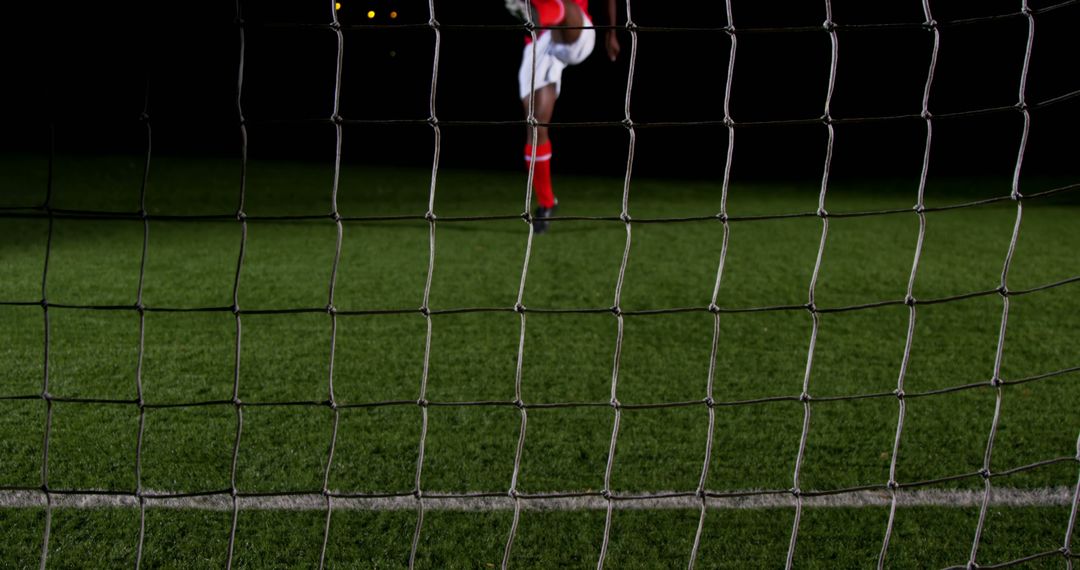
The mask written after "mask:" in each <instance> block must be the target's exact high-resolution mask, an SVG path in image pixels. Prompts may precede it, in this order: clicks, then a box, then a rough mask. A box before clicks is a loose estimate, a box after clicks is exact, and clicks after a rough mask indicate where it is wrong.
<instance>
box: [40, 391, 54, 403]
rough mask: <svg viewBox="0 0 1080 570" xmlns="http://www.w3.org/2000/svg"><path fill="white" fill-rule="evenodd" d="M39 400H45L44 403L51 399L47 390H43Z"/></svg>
mask: <svg viewBox="0 0 1080 570" xmlns="http://www.w3.org/2000/svg"><path fill="white" fill-rule="evenodd" d="M41 399H42V400H45V401H49V400H51V399H52V394H50V393H49V391H48V390H43V391H42V392H41Z"/></svg>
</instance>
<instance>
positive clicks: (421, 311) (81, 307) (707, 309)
mask: <svg viewBox="0 0 1080 570" xmlns="http://www.w3.org/2000/svg"><path fill="white" fill-rule="evenodd" d="M1074 283H1080V275H1077V276H1073V277H1068V278H1066V279H1061V280H1059V281H1054V282H1051V283H1044V284H1041V285H1036V286H1034V287H1031V288H1028V289H1017V290H1005V289H1002V288H1001V287H996V288H994V289H985V290H981V291H972V292H969V293H959V294H956V295H949V296H946V297H932V298H929V299H920V298H916V297H908V298H906V299H886V300H882V301H871V302H868V303H859V304H855V305H842V306H836V307H828V306H826V307H818V306H816V305H810V304H798V305H765V306H755V307H722V306H718V305H712V304H711V305H708V306H697V307H671V308H664V309H641V310H626V309H622V308H621V307H571V308H551V307H547V308H545V307H527V306H525V305H521V304H518V305H515V306H510V307H506V306H504V307H454V308H448V309H430V308H426V307H419V308H411V309H410V308H400V309H368V310H343V309H339V308H337V307H333V306H331V307H291V308H282V309H241V308H239V307H236V306H218V307H168V306H165V307H155V306H149V305H145V304H135V305H92V304H75V303H51V302H48V301H41V300H39V301H0V307H5V306H6V307H44V308H49V309H62V310H73V311H132V312H136V313H232V314H234V315H289V314H301V313H306V314H319V313H328V314H331V315H333V316H345V317H364V316H387V315H408V314H417V315H421V316H425V317H427V316H439V315H444V316H445V315H462V314H476V313H520V314H526V313H535V314H549V315H558V314H579V315H580V314H593V315H601V314H614V315H616V316H627V317H647V316H659V315H671V314H682V313H714V314H740V313H762V312H777V311H807V312H809V313H811V314H818V313H826V314H827V313H847V312H852V311H864V310H870V309H878V308H882V307H890V306H898V305H907V306H918V305H940V304H944V303H950V302H955V301H962V300H966V299H974V298H977V297H986V296H991V295H1000V296H1001V297H1005V298H1009V297H1020V296H1024V295H1031V294H1033V293H1039V292H1042V291H1047V290H1050V289H1056V288H1059V287H1064V286H1067V285H1072V284H1074Z"/></svg>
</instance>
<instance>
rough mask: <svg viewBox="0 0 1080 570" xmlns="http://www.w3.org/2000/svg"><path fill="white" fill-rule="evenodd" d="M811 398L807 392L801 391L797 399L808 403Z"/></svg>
mask: <svg viewBox="0 0 1080 570" xmlns="http://www.w3.org/2000/svg"><path fill="white" fill-rule="evenodd" d="M812 399H813V398H812V397H810V393H809V392H803V393H802V394H799V401H800V402H802V403H804V404H808V403H810V400H812Z"/></svg>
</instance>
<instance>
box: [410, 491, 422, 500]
mask: <svg viewBox="0 0 1080 570" xmlns="http://www.w3.org/2000/svg"><path fill="white" fill-rule="evenodd" d="M412 496H413V498H414V499H416V500H417V501H419V500H420V499H423V498H424V492H423V491H421V490H420V489H413V492H412Z"/></svg>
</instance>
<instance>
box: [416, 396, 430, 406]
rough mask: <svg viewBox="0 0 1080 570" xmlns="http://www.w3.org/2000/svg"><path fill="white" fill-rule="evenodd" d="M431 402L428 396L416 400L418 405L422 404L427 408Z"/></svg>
mask: <svg viewBox="0 0 1080 570" xmlns="http://www.w3.org/2000/svg"><path fill="white" fill-rule="evenodd" d="M429 404H431V402H429V401H428V399H427V398H420V399H419V400H417V401H416V405H417V406H420V407H421V408H426V407H428V405H429Z"/></svg>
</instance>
